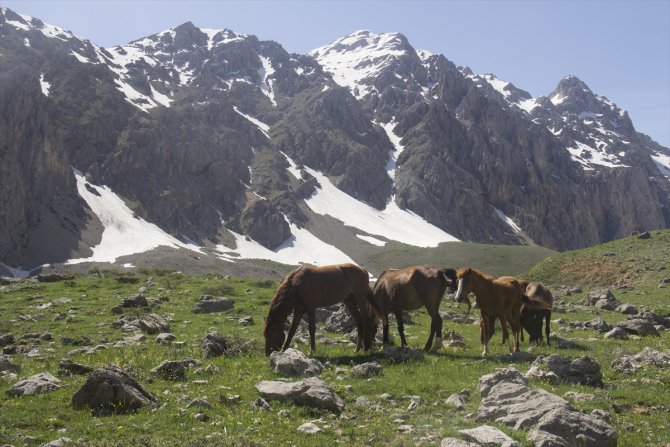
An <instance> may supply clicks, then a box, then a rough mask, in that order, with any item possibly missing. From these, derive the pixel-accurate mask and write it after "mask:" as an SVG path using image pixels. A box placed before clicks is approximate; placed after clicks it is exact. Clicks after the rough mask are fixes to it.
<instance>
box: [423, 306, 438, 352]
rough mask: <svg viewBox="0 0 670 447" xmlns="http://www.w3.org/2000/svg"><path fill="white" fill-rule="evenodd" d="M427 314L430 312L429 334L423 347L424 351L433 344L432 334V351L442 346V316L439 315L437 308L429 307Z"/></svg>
mask: <svg viewBox="0 0 670 447" xmlns="http://www.w3.org/2000/svg"><path fill="white" fill-rule="evenodd" d="M428 314H430V336H429V337H428V341H427V342H426V347H425V348H423V349H424V351H427V350H429V349H430V347H431V345H432V344H433V335H434V336H435V346H433V349H432V350H433V352H436V351H438V350H439V349H440V348H441V347H442V318H441V317H440V314H439V312H438V311H437V309H429V310H428Z"/></svg>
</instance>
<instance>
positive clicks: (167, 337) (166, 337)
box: [156, 332, 177, 345]
mask: <svg viewBox="0 0 670 447" xmlns="http://www.w3.org/2000/svg"><path fill="white" fill-rule="evenodd" d="M176 339H177V337H176V336H175V335H174V334H171V333H169V332H163V333H161V334H158V335H157V336H156V343H158V344H159V345H169V344H171V343H172V342H173V341H175V340H176Z"/></svg>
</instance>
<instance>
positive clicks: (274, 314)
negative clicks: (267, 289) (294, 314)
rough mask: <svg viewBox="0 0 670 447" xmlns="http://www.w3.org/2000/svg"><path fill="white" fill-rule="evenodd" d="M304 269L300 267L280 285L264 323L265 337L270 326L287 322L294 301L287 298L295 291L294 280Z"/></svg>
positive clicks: (263, 333) (263, 332)
mask: <svg viewBox="0 0 670 447" xmlns="http://www.w3.org/2000/svg"><path fill="white" fill-rule="evenodd" d="M302 269H303V267H299V268H298V269H296V270H294V271H292V272H291V273H289V274H288V275H286V277H285V278H284V280H283V281H282V283H281V284H280V285H279V288H278V289H277V293H275V296H274V298H272V302H271V303H270V310H269V311H268V315H267V317H266V318H265V321H264V322H263V331H262V335H263V336H265V332H266V330H267V328H268V326H272V325H274V324H277V323H278V321H279V320H280V319H281V320H282V321H283V320H285V319H286V317H287V316H288V314H289V312H291V310H293V305H294V303H293V300H290V299H287V297H288V296H289V295H288V293H289V292H290V291H291V289H293V278H294V277H295V275H296V274H297V273H298V272H300V271H301V270H302Z"/></svg>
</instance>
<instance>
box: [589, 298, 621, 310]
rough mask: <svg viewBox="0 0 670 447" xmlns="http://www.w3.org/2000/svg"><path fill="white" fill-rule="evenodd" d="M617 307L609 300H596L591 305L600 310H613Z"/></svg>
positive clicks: (616, 303) (615, 303)
mask: <svg viewBox="0 0 670 447" xmlns="http://www.w3.org/2000/svg"><path fill="white" fill-rule="evenodd" d="M618 305H619V303H618V302H617V301H609V300H605V299H602V300H598V301H596V302H595V303H594V304H593V307H595V308H596V309H602V310H614V309H616V307H617V306H618Z"/></svg>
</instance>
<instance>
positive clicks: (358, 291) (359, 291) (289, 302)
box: [262, 264, 380, 355]
mask: <svg viewBox="0 0 670 447" xmlns="http://www.w3.org/2000/svg"><path fill="white" fill-rule="evenodd" d="M368 278H369V276H368V272H367V271H365V270H364V269H362V268H360V267H359V266H357V265H354V264H339V265H327V266H321V267H314V266H302V267H300V268H298V269H297V270H294V271H293V272H291V273H289V274H288V275H286V277H285V278H284V280H283V281H282V283H281V284H280V285H279V288H278V289H277V292H276V294H275V296H274V298H273V299H272V302H271V303H270V309H269V311H268V314H267V316H266V317H265V321H264V322H263V331H262V334H263V337H265V354H266V355H270V354H271V353H272V352H273V351H278V350H280V349H281V350H282V351H285V350H286V349H288V347H289V346H290V344H291V340H292V339H293V335H294V334H295V331H296V330H297V329H298V325H299V324H300V319H301V318H302V315H303V314H304V313H305V312H307V318H308V323H309V341H310V355H314V354H315V353H316V346H315V342H314V333H315V330H316V309H317V308H318V307H327V306H331V305H333V304H337V303H341V302H344V304H345V305H346V306H347V309H348V310H349V313H351V316H352V317H353V318H354V320H355V321H356V327H357V328H358V340H357V345H356V352H358V351H359V350H360V348H361V346H362V345H363V344H365V349H368V348H369V347H370V344H369V343H368V340H369V339H370V338H369V337H366V331H367V330H368V328H370V327H372V326H373V324H374V323H373V320H374V319H375V318H377V316H379V315H380V312H379V308H378V306H376V303H375V302H374V298H373V297H372V292H371V290H370V286H369V280H368ZM290 313H292V314H293V319H292V321H291V326H290V328H289V331H288V335H287V336H286V337H284V323H285V322H286V319H287V318H288V315H289V314H290Z"/></svg>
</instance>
